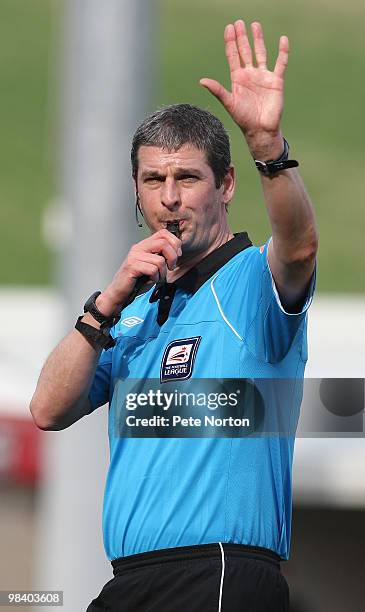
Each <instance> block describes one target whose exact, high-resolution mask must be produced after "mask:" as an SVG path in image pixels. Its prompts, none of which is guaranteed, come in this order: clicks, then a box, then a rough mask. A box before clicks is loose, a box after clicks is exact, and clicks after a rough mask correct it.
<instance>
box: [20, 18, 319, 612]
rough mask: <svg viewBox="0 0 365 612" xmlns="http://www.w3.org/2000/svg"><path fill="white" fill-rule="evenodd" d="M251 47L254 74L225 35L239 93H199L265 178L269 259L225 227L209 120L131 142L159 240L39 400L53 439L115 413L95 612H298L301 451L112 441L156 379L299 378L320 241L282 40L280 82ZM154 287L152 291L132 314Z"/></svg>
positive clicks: (179, 118) (221, 158)
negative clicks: (293, 141) (294, 516)
mask: <svg viewBox="0 0 365 612" xmlns="http://www.w3.org/2000/svg"><path fill="white" fill-rule="evenodd" d="M252 34H253V41H254V51H255V56H256V64H257V65H256V66H255V65H254V60H253V53H252V50H251V46H250V43H249V40H248V37H247V33H246V30H245V24H244V22H243V21H241V20H239V21H237V22H235V24H234V25H232V24H230V25H228V26H227V27H226V30H225V48H226V55H227V59H228V62H229V67H230V73H231V84H232V87H231V92H228V91H227V90H225V89H224V88H223V86H222V85H220V84H219V83H218V82H216V81H214V80H211V79H202V80H201V84H202V85H203V86H204V87H206V88H207V89H208V90H209V91H210V92H211V93H213V94H214V95H215V96H216V97H217V98H218V99H219V100H220V101H221V102H222V104H223V105H224V107H225V108H226V109H227V111H228V113H229V114H230V116H231V117H232V118H233V120H234V121H235V122H236V123H237V124H238V126H239V127H240V129H241V131H242V133H243V135H244V137H245V139H246V142H247V145H248V147H249V150H250V152H251V154H252V157H253V158H254V160H256V166H257V168H258V170H259V171H260V176H261V181H262V187H263V191H264V197H265V202H266V206H267V211H268V214H269V219H270V223H271V227H272V239H271V240H269V241H268V242H267V243H266V245H265V246H264V247H262V248H261V249H259V248H256V247H254V246H252V244H251V242H250V240H249V238H248V236H247V234H245V233H243V234H238V235H237V236H233V234H232V232H231V230H230V228H229V226H228V222H227V215H226V211H227V206H228V204H229V202H230V200H231V199H232V197H233V194H234V185H235V177H234V169H233V167H232V165H231V162H230V152H229V142H228V137H227V134H226V133H225V131H224V128H223V126H222V124H221V123H220V122H219V121H218V120H217V119H216V118H215V117H214V116H213V115H211V114H210V113H206V112H205V111H202V110H200V109H198V108H195V107H191V106H189V105H176V106H172V107H167V108H165V109H162V110H161V111H158V112H157V113H155V114H154V115H152V116H151V117H149V118H147V119H146V120H145V121H144V122H143V124H142V125H141V126H140V127H139V128H138V130H137V132H136V134H135V137H134V140H133V145H132V169H133V178H134V181H135V189H136V196H137V203H138V206H139V207H140V210H141V212H142V214H143V216H144V219H145V222H146V223H147V225H148V227H149V229H150V230H151V236H150V237H149V238H146V239H145V240H142V241H141V242H139V243H138V244H136V245H134V246H133V247H132V248H131V250H130V252H129V254H128V256H127V258H126V260H125V261H124V262H123V263H122V265H121V267H120V269H119V270H118V271H117V273H116V275H115V276H114V278H113V280H112V281H111V283H110V284H109V285H108V286H107V287H106V289H105V290H104V291H103V292H101V293H97V294H96V295H94V296H92V298H90V299H89V300H88V301H87V303H86V305H85V314H84V316H83V317H80V319H79V320H78V322H77V329H76V330H73V331H72V332H71V333H70V334H69V335H68V336H67V337H66V338H65V339H64V340H63V341H62V342H61V343H60V344H59V345H58V347H56V349H55V350H54V352H53V353H52V354H51V355H50V357H49V358H48V360H47V362H46V364H45V366H44V368H43V370H42V373H41V376H40V379H39V382H38V386H37V389H36V392H35V394H34V397H33V400H32V404H31V411H32V414H33V417H34V420H35V422H36V423H37V425H38V426H39V427H41V428H42V429H62V428H65V427H68V426H69V425H71V424H72V423H73V422H75V421H76V420H78V419H79V418H81V417H82V416H84V415H86V414H88V413H90V412H91V411H92V410H94V409H96V408H97V407H99V406H101V405H103V404H105V403H106V402H108V401H109V404H110V409H109V421H110V427H109V435H110V447H111V465H110V469H109V474H108V480H107V486H106V494H105V503H104V541H105V546H106V551H107V554H108V556H109V558H110V559H111V560H112V562H113V567H114V573H115V578H114V579H113V580H111V581H110V582H109V583H107V585H105V587H104V589H103V590H102V592H101V593H100V595H99V597H98V598H96V599H95V600H94V601H93V602H92V603H91V604H90V606H89V608H88V610H89V612H92V611H93V612H95V611H97V610H112V611H117V610H118V611H125V610H128V611H131V610H133V611H142V610H143V611H147V610H148V611H156V612H157V611H159V612H167V611H174V612H179V611H180V610H181V611H182V610H184V611H185V610H189V611H190V612H194V611H198V610H199V611H201V610H212V611H213V610H223V611H230V612H235V611H236V610H237V611H238V610H246V609H247V610H254V611H276V610H280V611H283V610H288V605H289V604H288V589H287V584H286V582H285V580H284V578H283V576H282V574H281V572H280V565H279V561H280V559H285V558H287V556H288V550H289V541H290V521H291V518H290V517H291V463H292V454H293V439H292V437H290V436H289V437H288V436H286V437H285V436H279V435H277V436H271V437H267V436H263V437H255V436H253V437H250V438H247V437H246V438H245V437H243V438H242V437H241V438H239V437H232V438H227V437H205V438H194V437H191V438H190V437H185V438H177V437H176V438H174V437H166V435H165V436H163V435H162V437H160V438H156V437H154V438H153V437H152V438H151V437H145V438H143V437H133V436H132V437H123V436H121V435H120V432H119V433H118V432H116V430H115V423H116V422H118V418H119V417H120V412H118V411H120V404H121V397H122V396H123V388H124V386H125V385H126V384H127V383H128V380H129V379H140V380H144V379H159V384H160V386H161V388H162V387H163V385H165V384H166V383H169V382H174V383H175V382H176V384H180V385H181V384H185V383H184V381H185V382H186V381H187V380H188V379H191V380H194V379H202V378H203V379H206V378H210V379H222V378H224V377H226V378H231V379H244V378H260V377H261V378H263V379H270V378H279V379H281V378H292V379H294V380H295V381H297V380H299V381H300V379H301V378H302V376H303V371H304V365H305V361H306V310H307V308H308V306H309V304H310V302H311V298H312V293H313V289H314V267H315V255H316V250H317V231H316V226H315V220H314V215H313V210H312V205H311V203H310V200H309V198H308V196H307V194H306V192H305V189H304V187H303V184H302V181H301V179H300V177H299V175H298V173H297V171H296V170H295V166H297V165H298V164H297V162H294V161H290V160H288V147H287V143H286V141H284V139H283V136H282V134H281V131H280V119H281V115H282V111H283V91H284V74H285V68H286V65H287V61H288V52H289V43H288V39H287V38H286V37H285V36H283V37H281V39H280V45H279V55H278V59H277V62H276V66H275V69H274V71H273V72H270V71H269V70H268V69H267V67H266V51H265V44H264V38H263V32H262V28H261V25H260V24H259V23H253V24H252ZM273 160H274V161H273ZM172 225H174V227H175V233H173V232H171V231H168V229H167V228H170V229H171V227H172ZM175 234H176V235H175ZM141 278H142V279H143V280H142V281H141ZM146 280H150V281H151V282H152V283H153V284H154V285H153V287H150V288H148V287H147V288H146V287H145V292H144V293H143V292H141V295H139V296H137V297H135V296H136V293H137V291H136V286H137V288H138V286H139V285H141V284H142V283H144V282H145V281H146ZM155 283H157V284H155ZM134 298H135V299H134ZM126 304H128V305H127V306H126ZM122 308H123V311H122V313H121V320H120V321H119V322H117V323H116V317H117V316H118V315H119V313H120V311H121V309H122ZM109 330H110V333H109ZM102 347H103V348H104V349H105V350H104V351H103V352H102V353H101V349H102ZM272 402H273V405H272V406H270V410H271V408H272V409H274V403H275V398H274V397H273V399H272Z"/></svg>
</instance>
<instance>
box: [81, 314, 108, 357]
mask: <svg viewBox="0 0 365 612" xmlns="http://www.w3.org/2000/svg"><path fill="white" fill-rule="evenodd" d="M83 317H84V315H81V316H80V317H79V318H78V319H77V321H76V325H75V329H77V331H79V332H80V334H82V335H83V336H84V338H86V340H87V341H88V342H89V344H91V346H92V347H93V348H94V349H97V348H103V349H105V350H107V349H110V348H112V347H113V346H115V340H114V338H112V337H111V335H110V334H109V330H108V329H96V327H93V326H92V325H88V324H87V323H84V322H83V321H82V320H81V319H82V318H83Z"/></svg>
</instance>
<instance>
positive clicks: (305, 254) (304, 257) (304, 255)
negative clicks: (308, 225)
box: [286, 233, 318, 268]
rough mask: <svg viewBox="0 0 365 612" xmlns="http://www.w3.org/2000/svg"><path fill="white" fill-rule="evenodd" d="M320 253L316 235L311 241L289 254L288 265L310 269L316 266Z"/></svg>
mask: <svg viewBox="0 0 365 612" xmlns="http://www.w3.org/2000/svg"><path fill="white" fill-rule="evenodd" d="M317 251H318V234H317V233H315V234H314V235H313V236H312V237H311V239H310V240H307V241H306V242H305V243H304V244H301V245H299V246H298V248H297V249H293V250H291V251H290V253H288V257H287V258H286V259H287V261H286V263H287V264H288V265H292V266H293V267H298V268H308V267H312V266H314V262H315V259H316V256H317Z"/></svg>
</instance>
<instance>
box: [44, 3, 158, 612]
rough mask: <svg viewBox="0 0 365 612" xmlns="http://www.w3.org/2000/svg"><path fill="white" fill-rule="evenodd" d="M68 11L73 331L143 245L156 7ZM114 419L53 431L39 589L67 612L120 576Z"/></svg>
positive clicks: (66, 279) (65, 177) (63, 272)
mask: <svg viewBox="0 0 365 612" xmlns="http://www.w3.org/2000/svg"><path fill="white" fill-rule="evenodd" d="M66 7H67V8H66V16H65V36H66V38H65V61H64V77H63V94H62V95H63V101H62V109H63V110H62V115H63V119H62V135H61V142H62V153H61V160H62V161H61V166H62V170H61V192H62V196H61V199H60V200H61V202H62V209H63V210H62V214H63V217H64V219H63V220H65V219H66V221H67V220H68V227H69V232H68V234H67V236H66V237H65V241H64V253H63V257H62V261H61V266H60V277H61V286H62V293H63V295H64V296H65V298H66V304H67V310H66V322H67V329H69V328H70V327H71V326H72V325H73V324H74V322H75V320H76V317H77V315H78V314H80V313H81V311H82V305H83V303H84V301H85V299H86V298H87V297H88V296H89V294H90V293H92V292H93V291H94V290H97V289H102V288H103V287H104V286H105V284H106V283H107V282H108V281H109V280H110V279H111V278H112V276H113V274H114V272H115V271H116V270H117V268H118V267H119V265H120V263H121V261H122V259H123V257H124V255H125V254H126V252H127V250H128V248H129V246H130V245H131V243H132V242H133V241H134V240H136V239H138V235H137V230H136V224H135V220H134V197H133V190H132V182H131V178H130V176H131V172H130V161H129V151H130V142H131V136H132V134H133V131H134V129H135V127H136V125H137V123H138V122H139V121H140V120H141V119H142V117H143V116H144V114H145V112H146V110H148V107H147V100H148V99H149V93H150V83H149V81H150V79H149V68H150V67H149V65H148V59H149V58H150V57H151V48H150V46H151V35H150V30H151V15H152V14H153V1H151V0H105V1H102V2H101V1H100V0H69V2H67V4H66ZM64 225H65V224H64V223H63V226H64ZM66 225H67V223H66ZM55 329H58V331H59V330H60V323H59V321H57V320H55ZM106 421H107V408H106V407H104V408H101V409H99V410H98V411H96V412H95V413H94V414H93V415H91V416H89V417H86V418H84V419H82V420H81V421H79V422H78V423H77V424H75V425H73V426H72V427H71V428H70V429H68V430H66V431H64V432H54V433H53V432H51V433H48V434H46V436H47V445H46V452H45V458H44V462H45V468H46V474H45V482H44V486H43V489H42V492H41V498H40V499H41V503H40V528H39V546H38V554H37V567H36V585H35V588H40V589H52V590H55V589H59V590H63V591H64V607H63V610H64V612H75V611H76V610H77V612H81V611H82V610H86V608H87V605H88V603H89V602H90V601H91V599H92V598H93V597H96V595H97V594H98V593H99V591H100V590H101V587H102V586H103V584H104V583H105V582H106V581H107V580H109V579H110V577H111V567H110V565H109V563H108V561H107V560H106V557H105V554H104V550H103V545H102V536H101V509H102V498H103V489H104V482H105V474H106V469H107V464H108V449H107V426H106ZM122 486H123V483H121V487H122ZM42 609H44V610H46V609H49V610H50V611H51V610H52V611H53V610H54V608H51V607H49V608H48V607H47V608H42Z"/></svg>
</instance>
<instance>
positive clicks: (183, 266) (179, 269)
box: [166, 228, 234, 283]
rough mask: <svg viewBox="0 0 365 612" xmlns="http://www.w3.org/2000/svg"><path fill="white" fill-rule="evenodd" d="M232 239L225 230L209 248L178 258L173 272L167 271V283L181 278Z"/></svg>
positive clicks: (231, 235) (228, 230)
mask: <svg viewBox="0 0 365 612" xmlns="http://www.w3.org/2000/svg"><path fill="white" fill-rule="evenodd" d="M232 238H234V235H233V234H232V232H231V230H230V229H229V228H227V231H226V232H225V233H224V234H222V235H219V236H217V238H216V240H215V241H214V242H212V243H211V244H210V245H209V247H207V248H206V249H204V250H203V251H201V252H199V253H196V254H194V255H191V256H189V255H187V256H186V257H184V254H183V255H182V257H180V258H179V260H178V263H177V266H176V268H175V270H168V271H167V277H166V280H167V282H168V283H173V282H174V281H175V280H177V279H178V278H180V276H183V275H184V274H185V273H186V272H188V270H190V269H191V268H193V267H194V266H196V264H198V263H199V262H200V261H201V260H202V259H204V257H206V256H207V255H209V253H212V252H213V251H215V250H216V249H218V248H219V247H220V246H222V245H223V244H225V243H226V242H228V241H229V240H231V239H232Z"/></svg>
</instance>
